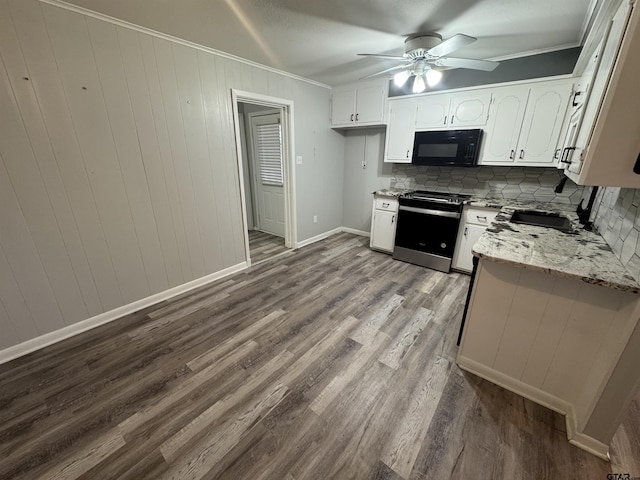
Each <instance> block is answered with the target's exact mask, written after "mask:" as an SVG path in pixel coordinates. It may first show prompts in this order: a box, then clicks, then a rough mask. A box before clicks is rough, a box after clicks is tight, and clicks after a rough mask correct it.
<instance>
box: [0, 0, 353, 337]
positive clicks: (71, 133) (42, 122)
mask: <svg viewBox="0 0 640 480" xmlns="http://www.w3.org/2000/svg"><path fill="white" fill-rule="evenodd" d="M0 60H1V61H0V122H1V123H0V332H1V333H0V349H3V348H7V347H9V346H13V345H16V344H19V343H21V342H24V341H26V340H29V339H33V338H34V337H37V336H40V335H43V334H45V333H49V332H52V331H55V330H57V329H60V328H62V327H65V326H68V325H71V324H74V323H76V322H78V321H81V320H83V319H87V318H90V317H92V316H95V315H98V314H101V313H104V312H107V311H109V310H112V309H114V308H117V307H120V306H123V305H126V304H129V303H131V302H134V301H137V300H140V299H143V298H145V297H148V296H150V295H152V294H156V293H159V292H162V291H165V290H167V289H169V288H172V287H175V286H178V285H182V284H184V283H186V282H189V281H192V280H194V279H198V278H201V277H203V276H205V275H208V274H212V273H215V272H218V271H221V270H223V269H225V268H228V267H230V266H233V265H237V264H239V263H242V262H243V261H244V260H245V258H244V251H245V250H244V237H243V232H242V214H241V202H240V193H239V180H238V171H237V165H236V151H235V141H234V133H233V121H232V105H231V94H230V91H231V88H237V89H241V90H245V91H253V92H256V93H261V94H267V95H273V96H278V97H283V98H292V99H293V100H294V102H296V103H295V108H296V111H295V113H296V115H298V116H299V118H301V120H300V121H299V122H298V121H296V125H295V127H296V148H297V149H298V143H299V142H298V132H300V134H299V137H300V139H301V140H306V139H309V138H315V137H318V136H319V137H320V138H319V141H321V142H325V145H329V146H330V147H331V149H333V150H335V151H337V152H340V151H343V145H344V143H343V139H342V138H341V137H340V136H339V135H332V132H331V131H330V130H329V128H328V111H329V90H328V89H326V88H323V87H320V86H317V85H313V84H311V83H308V82H304V81H301V80H298V79H295V78H291V77H288V76H286V75H281V74H278V73H275V72H273V71H270V70H265V69H261V68H257V67H254V66H252V65H248V64H246V63H242V62H238V61H235V60H233V59H229V58H226V57H223V56H220V55H215V54H213V53H211V52H208V51H205V50H203V49H198V48H193V47H190V46H187V45H183V44H181V43H179V42H174V41H169V40H167V39H163V38H161V37H159V36H153V35H150V34H147V33H142V32H140V31H137V30H134V29H130V28H125V27H122V26H118V25H115V24H113V23H109V22H106V21H103V20H100V19H97V18H93V17H91V16H86V15H83V14H81V13H77V12H73V11H70V10H67V9H64V8H60V7H57V6H53V5H49V4H44V3H39V2H38V1H36V0H0ZM318 132H321V133H320V135H318ZM305 152H306V153H307V154H308V155H305V157H307V160H311V159H312V158H313V153H315V150H314V149H313V142H311V143H309V144H308V146H307V144H306V143H305V144H304V146H301V147H300V153H305ZM296 153H298V152H296ZM329 153H330V152H329ZM322 160H323V159H318V161H317V162H315V163H314V164H312V165H310V166H309V168H308V169H307V172H305V171H300V172H298V174H299V178H298V192H300V190H301V187H302V191H304V182H305V181H306V178H307V177H309V178H310V179H311V178H313V177H314V176H315V178H316V181H317V178H318V176H320V177H321V178H322V177H325V178H326V179H328V180H333V179H334V177H335V174H334V173H333V171H332V170H331V169H335V170H338V177H335V180H336V182H338V183H339V185H338V188H339V192H341V191H342V184H341V173H342V163H341V162H342V159H341V158H333V157H331V158H330V160H328V161H327V162H323V161H322ZM336 162H338V165H339V168H336V166H335V163H336ZM339 197H340V196H339ZM332 202H333V203H331V204H327V205H322V206H320V207H318V208H320V209H322V208H325V209H326V210H324V211H323V210H321V211H320V212H313V211H312V210H311V209H310V208H307V209H306V210H305V209H304V208H302V209H300V208H299V213H300V220H299V222H300V227H299V228H300V230H302V232H299V233H298V238H299V239H303V238H305V236H306V237H310V236H313V235H315V234H319V233H322V232H323V231H326V230H328V229H329V228H336V227H339V226H340V222H341V209H340V208H341V203H342V201H341V198H339V199H338V201H336V200H335V199H333V200H332ZM312 204H313V203H312ZM336 206H337V208H336ZM303 207H304V205H303ZM314 213H315V214H318V215H319V216H320V217H321V218H322V219H323V220H324V221H325V222H328V223H327V224H326V225H325V224H322V225H314V226H313V227H311V226H310V225H309V224H310V222H305V221H304V220H306V218H307V217H311V216H312V214H314ZM314 227H315V228H318V231H314V230H313V228H314ZM305 229H306V230H305ZM323 229H324V230H323Z"/></svg>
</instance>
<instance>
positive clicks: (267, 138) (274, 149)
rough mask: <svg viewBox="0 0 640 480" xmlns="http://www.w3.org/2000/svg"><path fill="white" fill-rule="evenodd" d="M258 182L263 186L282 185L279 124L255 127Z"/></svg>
mask: <svg viewBox="0 0 640 480" xmlns="http://www.w3.org/2000/svg"><path fill="white" fill-rule="evenodd" d="M255 134H256V135H257V140H258V142H257V143H258V152H257V154H258V163H259V165H260V181H261V182H262V184H263V185H277V186H282V185H283V172H282V135H281V129H280V124H279V123H271V124H268V125H256V128H255Z"/></svg>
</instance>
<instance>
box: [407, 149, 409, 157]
mask: <svg viewBox="0 0 640 480" xmlns="http://www.w3.org/2000/svg"><path fill="white" fill-rule="evenodd" d="M407 158H409V150H407Z"/></svg>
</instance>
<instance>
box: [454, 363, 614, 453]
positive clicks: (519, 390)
mask: <svg viewBox="0 0 640 480" xmlns="http://www.w3.org/2000/svg"><path fill="white" fill-rule="evenodd" d="M457 364H458V366H459V367H460V368H461V369H462V370H466V371H467V372H471V373H473V374H474V375H477V376H478V377H481V378H484V379H485V380H488V381H490V382H491V383H495V384H496V385H499V386H501V387H503V388H506V389H507V390H509V391H511V392H513V393H516V394H518V395H520V396H522V397H525V398H528V399H529V400H531V401H533V402H536V403H537V404H539V405H542V406H543V407H547V408H549V409H551V410H553V411H556V412H558V413H561V414H563V415H564V416H565V422H566V425H567V439H568V440H569V443H571V444H572V445H575V446H576V447H578V448H581V449H582V450H585V451H587V452H589V453H591V454H593V455H596V456H598V457H600V458H602V459H604V460H607V461H609V446H608V445H605V444H604V443H602V442H600V441H598V440H596V439H595V438H593V437H590V436H588V435H585V434H584V433H582V432H578V431H577V421H576V417H575V410H574V407H573V405H572V404H571V403H569V402H567V401H566V400H563V399H561V398H558V397H555V396H554V395H551V394H550V393H547V392H544V391H542V390H539V389H537V388H535V387H532V386H531V385H527V384H526V383H523V382H521V381H519V380H516V379H515V378H511V377H509V376H507V375H505V374H503V373H500V372H498V371H496V370H494V369H492V368H489V367H487V366H486V365H483V364H481V363H478V362H476V361H475V360H471V359H470V358H467V357H464V356H462V355H458V358H457Z"/></svg>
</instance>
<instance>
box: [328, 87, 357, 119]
mask: <svg viewBox="0 0 640 480" xmlns="http://www.w3.org/2000/svg"><path fill="white" fill-rule="evenodd" d="M355 107H356V89H355V87H353V88H352V87H347V88H336V89H335V90H334V91H333V93H332V95H331V126H332V127H340V126H345V125H351V124H353V123H355V119H356V112H355Z"/></svg>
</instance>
